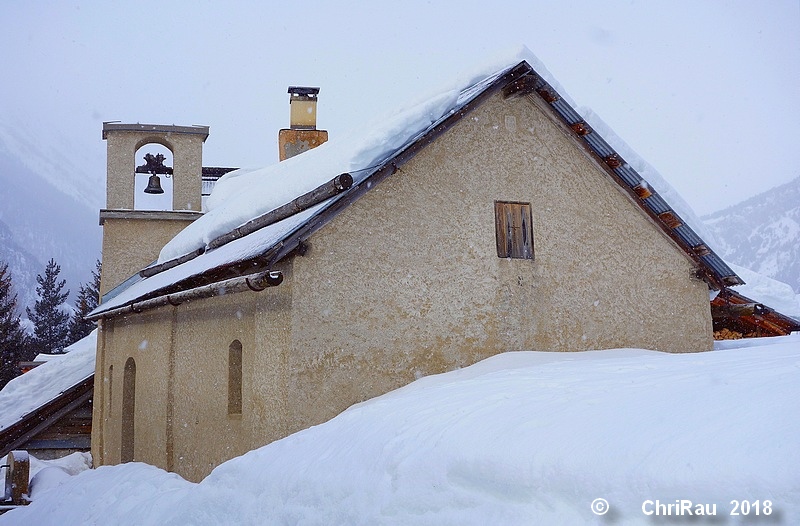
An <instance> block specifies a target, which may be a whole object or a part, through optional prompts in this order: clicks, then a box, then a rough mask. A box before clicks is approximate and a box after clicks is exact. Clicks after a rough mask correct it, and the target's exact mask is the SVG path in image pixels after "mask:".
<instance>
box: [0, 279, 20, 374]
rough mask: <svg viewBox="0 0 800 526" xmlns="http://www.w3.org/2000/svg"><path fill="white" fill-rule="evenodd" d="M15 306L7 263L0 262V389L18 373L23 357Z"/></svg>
mask: <svg viewBox="0 0 800 526" xmlns="http://www.w3.org/2000/svg"><path fill="white" fill-rule="evenodd" d="M16 308H17V295H16V294H14V293H13V292H12V289H11V274H9V272H8V265H7V264H5V263H0V389H2V388H3V387H4V386H5V385H6V384H7V383H8V382H9V380H11V379H13V378H14V377H16V376H18V375H19V374H20V370H19V367H18V363H19V361H20V360H21V359H23V358H24V356H23V353H24V350H25V339H26V338H25V331H23V330H22V327H21V326H20V324H19V316H18V315H17V312H16Z"/></svg>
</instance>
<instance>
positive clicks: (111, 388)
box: [108, 365, 114, 416]
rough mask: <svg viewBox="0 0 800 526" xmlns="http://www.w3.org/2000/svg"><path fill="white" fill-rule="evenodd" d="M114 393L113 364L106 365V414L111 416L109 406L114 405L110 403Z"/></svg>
mask: <svg viewBox="0 0 800 526" xmlns="http://www.w3.org/2000/svg"><path fill="white" fill-rule="evenodd" d="M113 394H114V366H113V365H109V366H108V416H111V408H112V407H114V406H113V405H112V404H111V397H112V396H113Z"/></svg>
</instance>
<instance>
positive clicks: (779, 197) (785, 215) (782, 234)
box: [702, 177, 800, 294]
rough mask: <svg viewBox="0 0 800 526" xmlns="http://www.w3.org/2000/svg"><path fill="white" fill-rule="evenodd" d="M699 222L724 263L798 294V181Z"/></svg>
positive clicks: (799, 262) (799, 186)
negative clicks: (782, 284)
mask: <svg viewBox="0 0 800 526" xmlns="http://www.w3.org/2000/svg"><path fill="white" fill-rule="evenodd" d="M702 219H703V221H705V223H706V225H707V227H708V228H709V229H710V230H711V231H713V233H714V236H715V237H716V238H717V240H718V241H719V244H720V247H721V251H722V256H723V257H724V258H725V259H726V260H727V261H730V262H733V263H736V264H738V265H741V266H743V267H747V268H749V269H752V270H754V271H756V272H758V273H760V274H763V275H765V276H768V277H770V278H774V279H777V280H779V281H783V282H785V283H788V284H789V285H791V287H792V288H793V289H794V291H795V292H796V293H797V294H800V177H798V178H797V179H795V180H793V181H791V182H789V183H786V184H784V185H781V186H778V187H776V188H773V189H772V190H768V191H766V192H764V193H762V194H759V195H757V196H755V197H752V198H750V199H747V200H746V201H743V202H741V203H738V204H736V205H733V206H731V207H729V208H726V209H724V210H721V211H719V212H716V213H714V214H710V215H707V216H704V217H703V218H702ZM744 279H745V281H747V278H744Z"/></svg>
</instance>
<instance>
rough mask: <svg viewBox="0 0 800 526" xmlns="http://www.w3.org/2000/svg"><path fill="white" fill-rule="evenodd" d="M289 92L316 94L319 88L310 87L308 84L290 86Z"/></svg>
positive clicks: (294, 93) (293, 93)
mask: <svg viewBox="0 0 800 526" xmlns="http://www.w3.org/2000/svg"><path fill="white" fill-rule="evenodd" d="M289 93H291V94H292V95H316V94H317V93H319V88H309V87H306V86H289Z"/></svg>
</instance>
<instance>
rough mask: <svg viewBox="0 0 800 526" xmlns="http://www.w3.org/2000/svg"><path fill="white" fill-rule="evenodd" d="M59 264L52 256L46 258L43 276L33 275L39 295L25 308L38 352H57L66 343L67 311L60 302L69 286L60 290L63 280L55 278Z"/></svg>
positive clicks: (66, 293)
mask: <svg viewBox="0 0 800 526" xmlns="http://www.w3.org/2000/svg"><path fill="white" fill-rule="evenodd" d="M60 273H61V267H60V266H59V265H58V264H56V262H55V260H54V259H51V260H50V261H48V262H47V267H46V268H45V270H44V276H42V275H41V274H39V275H38V276H36V283H38V285H37V286H36V294H37V295H38V296H39V299H38V300H36V304H35V305H34V307H33V310H32V311H31V309H30V308H26V309H25V310H26V312H27V313H28V319H30V320H31V321H32V322H33V339H34V345H35V346H36V347H37V350H38V351H39V352H41V353H60V352H63V350H64V347H66V345H67V336H68V335H69V318H70V316H69V314H68V313H66V312H64V311H62V310H61V306H62V305H63V304H64V301H66V299H67V296H69V290H67V291H66V292H61V291H62V289H63V288H64V285H65V284H66V281H65V280H61V281H58V275H59V274H60Z"/></svg>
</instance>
